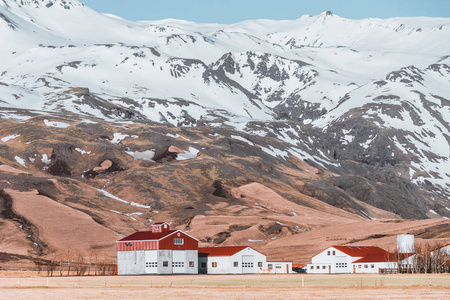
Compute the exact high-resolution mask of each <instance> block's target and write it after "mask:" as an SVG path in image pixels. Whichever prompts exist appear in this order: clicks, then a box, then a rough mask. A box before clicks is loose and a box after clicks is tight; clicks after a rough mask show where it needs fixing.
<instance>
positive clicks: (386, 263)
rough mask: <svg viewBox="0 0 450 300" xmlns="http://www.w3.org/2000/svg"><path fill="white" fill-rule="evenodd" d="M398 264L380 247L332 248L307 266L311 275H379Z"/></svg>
mask: <svg viewBox="0 0 450 300" xmlns="http://www.w3.org/2000/svg"><path fill="white" fill-rule="evenodd" d="M396 266H397V262H396V260H395V258H394V257H393V255H392V254H390V253H389V252H387V251H386V250H384V249H381V248H380V247H365V246H331V247H328V248H327V249H325V250H323V251H321V252H319V253H318V254H316V255H314V256H313V257H312V259H311V263H310V264H308V265H307V272H308V273H309V274H345V273H379V272H380V269H392V268H395V267H396Z"/></svg>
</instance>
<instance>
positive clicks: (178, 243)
mask: <svg viewBox="0 0 450 300" xmlns="http://www.w3.org/2000/svg"><path fill="white" fill-rule="evenodd" d="M173 243H174V244H175V245H183V244H184V239H174V240H173Z"/></svg>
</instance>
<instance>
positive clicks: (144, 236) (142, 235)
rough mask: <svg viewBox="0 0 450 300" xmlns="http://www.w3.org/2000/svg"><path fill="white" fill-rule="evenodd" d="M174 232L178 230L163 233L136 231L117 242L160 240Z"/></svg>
mask: <svg viewBox="0 0 450 300" xmlns="http://www.w3.org/2000/svg"><path fill="white" fill-rule="evenodd" d="M176 231H178V230H166V231H163V232H151V231H138V232H135V233H133V234H131V235H129V236H127V237H124V238H123V239H121V240H119V242H125V241H150V240H160V239H162V238H164V237H166V236H168V235H171V234H172V233H174V232H176Z"/></svg>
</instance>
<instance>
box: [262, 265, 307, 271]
mask: <svg viewBox="0 0 450 300" xmlns="http://www.w3.org/2000/svg"><path fill="white" fill-rule="evenodd" d="M267 268H268V269H269V270H272V269H273V265H272V264H268V265H267ZM312 268H314V267H313V266H311V269H312Z"/></svg>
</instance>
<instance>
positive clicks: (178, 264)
mask: <svg viewBox="0 0 450 300" xmlns="http://www.w3.org/2000/svg"><path fill="white" fill-rule="evenodd" d="M172 267H175V268H184V261H183V262H172Z"/></svg>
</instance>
